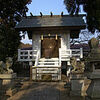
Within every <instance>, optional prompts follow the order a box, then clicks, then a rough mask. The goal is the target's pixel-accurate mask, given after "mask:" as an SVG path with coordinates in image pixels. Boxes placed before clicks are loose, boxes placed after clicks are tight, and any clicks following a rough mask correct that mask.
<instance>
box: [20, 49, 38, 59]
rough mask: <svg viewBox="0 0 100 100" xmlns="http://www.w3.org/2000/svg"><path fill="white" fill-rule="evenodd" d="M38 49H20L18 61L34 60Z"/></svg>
mask: <svg viewBox="0 0 100 100" xmlns="http://www.w3.org/2000/svg"><path fill="white" fill-rule="evenodd" d="M36 54H37V50H21V49H18V61H33V60H35V59H36Z"/></svg>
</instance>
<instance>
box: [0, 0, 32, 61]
mask: <svg viewBox="0 0 100 100" xmlns="http://www.w3.org/2000/svg"><path fill="white" fill-rule="evenodd" d="M29 3H31V0H0V60H3V61H4V60H5V58H6V57H14V56H15V55H16V53H17V49H18V46H19V44H20V39H21V38H20V33H19V32H17V31H15V29H14V27H15V25H16V24H17V23H18V22H19V21H20V20H21V17H25V16H26V12H27V11H28V8H27V4H29Z"/></svg>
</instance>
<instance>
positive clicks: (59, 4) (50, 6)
mask: <svg viewBox="0 0 100 100" xmlns="http://www.w3.org/2000/svg"><path fill="white" fill-rule="evenodd" d="M63 1H64V0H32V3H31V4H29V5H28V9H29V11H28V13H27V15H28V16H29V15H30V12H31V13H32V14H33V15H34V16H36V15H40V12H42V14H43V15H50V12H53V14H54V15H60V14H61V12H62V11H63V12H64V14H68V12H67V10H66V7H65V5H64V2H63ZM81 12H82V13H83V10H81ZM21 42H23V43H25V44H26V43H30V44H32V40H29V39H28V37H27V35H26V36H25V39H23V40H22V41H21Z"/></svg>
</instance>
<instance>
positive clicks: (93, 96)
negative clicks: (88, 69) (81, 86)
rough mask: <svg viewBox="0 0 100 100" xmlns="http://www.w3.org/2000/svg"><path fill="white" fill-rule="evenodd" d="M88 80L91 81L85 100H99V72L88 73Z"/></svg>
mask: <svg viewBox="0 0 100 100" xmlns="http://www.w3.org/2000/svg"><path fill="white" fill-rule="evenodd" d="M88 78H89V79H91V83H90V86H89V88H88V90H87V97H86V100H100V71H95V72H92V73H90V74H89V75H88Z"/></svg>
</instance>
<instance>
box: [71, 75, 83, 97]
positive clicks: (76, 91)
mask: <svg viewBox="0 0 100 100" xmlns="http://www.w3.org/2000/svg"><path fill="white" fill-rule="evenodd" d="M83 83H84V74H72V75H71V91H70V96H81V94H82V86H83Z"/></svg>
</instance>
